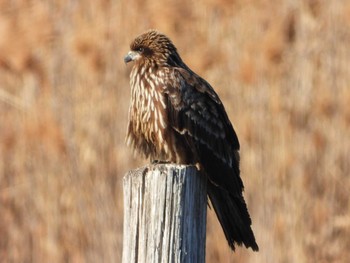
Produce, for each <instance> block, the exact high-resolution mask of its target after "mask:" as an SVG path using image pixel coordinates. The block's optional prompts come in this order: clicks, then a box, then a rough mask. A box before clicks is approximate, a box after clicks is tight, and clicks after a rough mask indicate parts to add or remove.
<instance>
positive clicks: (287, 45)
mask: <svg viewBox="0 0 350 263" xmlns="http://www.w3.org/2000/svg"><path fill="white" fill-rule="evenodd" d="M149 28H157V29H159V30H160V31H161V32H164V33H166V34H167V35H168V36H169V37H170V38H171V39H172V40H173V41H174V43H175V44H176V46H177V47H178V50H179V52H180V54H181V56H182V57H183V59H184V60H185V62H186V63H187V64H188V65H189V66H190V67H191V68H192V69H193V70H194V71H195V72H197V73H198V74H200V75H201V76H203V77H204V78H205V79H207V80H208V81H209V82H210V83H211V84H212V85H213V87H214V88H215V89H216V91H217V92H218V94H219V95H220V97H221V98H222V100H223V102H224V104H225V106H226V110H227V111H228V114H229V117H230V119H231V120H232V122H233V124H234V126H235V129H236V131H237V133H238V136H239V138H240V142H241V155H242V161H241V170H242V177H243V180H244V182H245V186H246V191H245V197H246V200H247V202H248V206H249V209H250V212H251V216H252V219H253V228H254V230H255V233H256V238H257V241H258V243H259V246H260V252H259V253H253V252H252V251H251V250H249V251H248V250H246V249H242V248H238V249H237V251H236V253H231V252H230V250H229V248H228V245H227V244H226V241H225V239H224V236H223V233H222V231H221V228H220V226H219V223H218V222H217V220H216V218H215V215H214V213H213V212H212V211H211V212H209V214H208V227H207V229H208V235H207V262H269V263H270V262H285V263H287V262H347V260H349V258H350V250H349V247H350V201H349V195H350V157H349V156H350V3H349V2H348V1H341V0H335V1H326V0H323V1H322V0H297V1H294V0H286V1H273V0H256V1H245V0H235V1H230V0H220V1H214V0H198V1H184V0H180V1H175V0H166V1H162V2H161V1H156V0H154V1H147V0H128V1H117V0H116V1H108V0H104V1H102V0H100V1H93V0H87V1H73V0H69V1H68V0H49V1H39V0H37V1H28V0H11V1H9V0H2V1H0V261H1V262H53V263H55V262H74V263H78V262H120V259H121V247H122V225H123V200H122V177H123V175H124V174H125V173H126V172H127V171H128V170H130V169H133V168H136V167H138V166H141V165H143V164H145V163H146V161H145V160H142V159H140V158H133V156H132V154H131V151H130V150H129V149H127V148H126V147H125V144H124V135H125V129H126V124H127V111H128V104H129V96H130V91H129V90H130V89H129V72H130V66H129V65H128V66H125V64H124V63H123V56H124V54H126V52H127V51H128V50H129V43H130V42H131V40H132V39H133V38H134V37H135V36H137V35H138V34H140V33H142V32H143V31H145V30H147V29H149Z"/></svg>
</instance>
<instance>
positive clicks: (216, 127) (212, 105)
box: [167, 68, 243, 194]
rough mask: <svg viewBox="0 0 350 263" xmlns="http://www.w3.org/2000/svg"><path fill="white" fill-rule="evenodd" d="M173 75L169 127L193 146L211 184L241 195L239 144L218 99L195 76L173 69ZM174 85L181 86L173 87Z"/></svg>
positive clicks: (169, 96) (208, 87)
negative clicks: (174, 80) (182, 135)
mask: <svg viewBox="0 0 350 263" xmlns="http://www.w3.org/2000/svg"><path fill="white" fill-rule="evenodd" d="M173 75H174V77H175V79H177V82H176V83H171V84H169V85H171V87H169V86H168V87H167V88H168V89H167V90H168V91H169V93H168V112H169V122H170V125H171V126H172V127H173V129H175V130H176V131H177V132H179V133H181V134H184V135H185V136H186V138H187V141H188V142H189V143H190V145H193V146H195V149H196V150H197V155H198V157H199V159H200V163H201V164H202V166H203V168H204V170H205V171H206V172H207V174H208V176H209V177H210V180H211V181H212V182H213V183H214V184H217V185H221V186H223V187H225V188H226V189H227V191H230V192H232V194H235V193H241V192H242V189H243V183H242V180H241V178H240V177H239V170H238V169H239V160H238V150H239V142H238V138H237V135H236V133H235V132H234V130H233V128H232V125H231V123H230V122H229V120H228V117H227V114H226V112H225V110H224V108H223V106H222V103H221V101H220V99H219V97H218V96H217V94H216V93H215V92H214V90H213V89H212V88H211V87H210V85H209V84H208V83H207V82H206V81H204V80H203V79H201V78H199V77H198V76H196V75H195V74H194V73H193V74H185V73H184V70H183V69H180V70H179V69H177V68H175V69H174V72H173ZM186 77H187V79H185V78H186ZM176 84H180V87H178V88H174V87H173V85H176ZM234 170H236V171H234ZM232 173H234V175H232ZM228 174H229V176H227V175H228Z"/></svg>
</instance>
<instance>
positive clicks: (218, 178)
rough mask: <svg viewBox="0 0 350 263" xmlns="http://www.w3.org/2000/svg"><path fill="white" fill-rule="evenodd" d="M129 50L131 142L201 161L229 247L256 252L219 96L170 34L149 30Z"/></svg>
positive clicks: (170, 157) (180, 159) (151, 154)
mask: <svg viewBox="0 0 350 263" xmlns="http://www.w3.org/2000/svg"><path fill="white" fill-rule="evenodd" d="M130 48H131V51H130V52H129V53H128V54H127V55H126V57H125V58H124V60H125V62H126V63H127V62H130V61H134V66H133V69H132V71H131V74H130V85H131V105H130V109H129V125H128V130H127V144H128V145H130V146H131V147H133V148H134V149H135V150H136V151H137V152H139V153H140V154H141V155H143V156H145V157H146V158H149V159H151V160H152V161H162V162H172V163H179V164H199V167H200V170H201V172H202V173H203V174H204V175H206V176H207V178H208V196H209V198H210V201H211V203H212V206H213V207H214V210H215V212H216V214H217V217H218V219H219V221H220V223H221V226H222V228H223V230H224V233H225V236H226V238H227V241H228V243H229V245H230V247H231V248H232V249H233V250H234V249H235V244H238V245H242V244H244V245H245V246H246V247H251V248H252V249H253V250H255V251H257V250H258V245H257V244H256V242H255V237H254V234H253V231H252V229H251V227H250V226H251V219H250V216H249V213H248V210H247V206H246V203H245V201H244V198H243V194H242V192H243V182H242V180H241V178H240V171H239V152H238V151H239V147H240V146H239V142H238V138H237V135H236V133H235V131H234V129H233V127H232V125H231V122H230V120H229V119H228V116H227V114H226V111H225V109H224V106H223V105H222V103H221V101H220V99H219V97H218V95H217V94H216V93H215V91H214V90H213V88H212V87H211V86H210V85H209V83H208V82H206V81H205V80H204V79H202V78H201V77H199V76H198V75H197V74H195V73H194V72H193V71H192V70H191V69H189V68H188V67H187V66H186V64H185V63H184V62H183V61H182V59H181V58H180V56H179V54H178V52H177V50H176V48H175V46H174V45H173V43H172V42H171V41H170V39H169V38H168V37H167V36H165V35H163V34H161V33H159V32H157V31H155V30H150V31H147V32H146V33H144V34H142V35H140V36H138V37H137V38H136V39H135V40H134V41H133V42H132V43H131V45H130Z"/></svg>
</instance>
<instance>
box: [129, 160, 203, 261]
mask: <svg viewBox="0 0 350 263" xmlns="http://www.w3.org/2000/svg"><path fill="white" fill-rule="evenodd" d="M206 211H207V190H206V178H205V177H204V176H203V175H201V174H200V173H199V172H198V171H197V169H196V167H195V166H186V165H175V164H157V165H149V166H146V167H143V168H139V169H136V170H132V171H129V172H128V173H127V174H126V175H125V177H124V237H123V263H133V262H135V263H136V262H138V263H143V262H152V263H153V262H164V263H165V262H166V263H171V262H178V263H180V262H181V263H186V262H188V263H189V262H191V263H196V262H198V263H204V262H205V238H206Z"/></svg>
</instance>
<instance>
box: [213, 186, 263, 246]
mask: <svg viewBox="0 0 350 263" xmlns="http://www.w3.org/2000/svg"><path fill="white" fill-rule="evenodd" d="M208 195H209V198H210V201H211V204H212V206H213V208H214V210H215V213H216V215H217V217H218V219H219V221H220V224H221V226H222V229H223V230H224V233H225V236H226V239H227V242H228V244H229V245H230V247H231V248H232V250H235V243H236V244H238V245H242V244H244V245H245V247H247V248H249V247H250V248H252V249H253V250H254V251H258V250H259V247H258V245H257V243H256V241H255V237H254V234H253V231H252V229H251V227H250V226H251V224H252V221H251V219H250V216H249V213H248V209H247V205H246V203H245V201H244V199H243V196H242V195H240V196H233V195H232V194H230V193H229V192H228V191H227V190H225V189H222V188H220V187H217V186H215V185H214V184H212V183H211V182H210V181H208Z"/></svg>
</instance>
